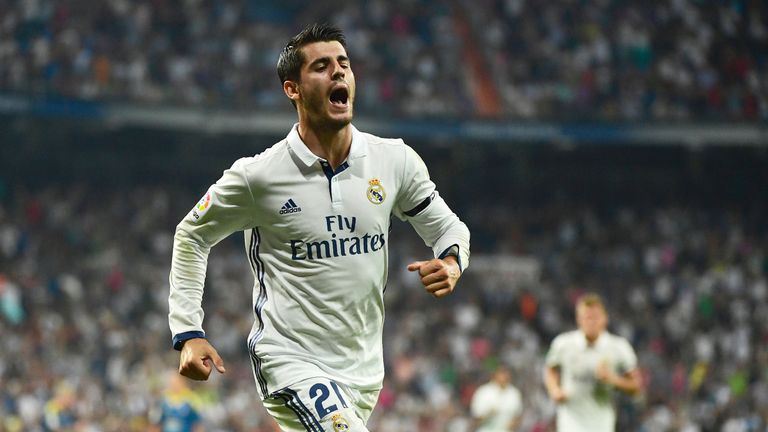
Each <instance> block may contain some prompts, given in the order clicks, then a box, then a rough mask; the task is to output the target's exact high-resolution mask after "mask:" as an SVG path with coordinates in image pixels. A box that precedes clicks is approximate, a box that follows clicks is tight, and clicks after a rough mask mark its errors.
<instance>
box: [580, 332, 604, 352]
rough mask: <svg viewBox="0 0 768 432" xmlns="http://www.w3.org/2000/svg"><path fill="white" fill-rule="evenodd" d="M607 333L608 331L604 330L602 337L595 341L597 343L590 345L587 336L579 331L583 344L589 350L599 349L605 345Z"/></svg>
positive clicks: (599, 336)
mask: <svg viewBox="0 0 768 432" xmlns="http://www.w3.org/2000/svg"><path fill="white" fill-rule="evenodd" d="M605 332H606V330H603V331H602V333H600V335H598V336H597V339H595V342H594V343H593V344H592V345H590V344H589V342H588V341H587V335H585V334H584V332H583V331H581V330H579V336H580V337H579V339H580V340H581V343H582V344H583V345H584V347H585V348H589V347H592V348H598V347H601V346H603V345H605Z"/></svg>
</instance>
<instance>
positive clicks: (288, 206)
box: [279, 198, 301, 215]
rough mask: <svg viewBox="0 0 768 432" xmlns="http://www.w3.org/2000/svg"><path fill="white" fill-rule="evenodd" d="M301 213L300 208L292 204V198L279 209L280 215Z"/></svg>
mask: <svg viewBox="0 0 768 432" xmlns="http://www.w3.org/2000/svg"><path fill="white" fill-rule="evenodd" d="M300 211H301V207H299V206H297V205H296V203H295V202H293V198H291V199H289V200H288V202H286V203H285V204H283V206H282V207H281V208H280V212H279V213H280V214H281V215H284V214H289V213H298V212H300Z"/></svg>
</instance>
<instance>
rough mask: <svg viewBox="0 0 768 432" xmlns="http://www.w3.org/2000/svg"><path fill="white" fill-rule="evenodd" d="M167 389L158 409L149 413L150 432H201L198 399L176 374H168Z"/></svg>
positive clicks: (201, 420) (201, 421)
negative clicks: (150, 418)
mask: <svg viewBox="0 0 768 432" xmlns="http://www.w3.org/2000/svg"><path fill="white" fill-rule="evenodd" d="M167 380H168V382H167V387H166V390H165V394H164V395H163V401H162V404H161V405H160V407H158V408H159V409H153V410H152V411H151V416H150V417H152V423H153V426H152V427H151V428H150V431H151V432H202V431H203V430H204V428H203V419H202V417H201V416H200V398H199V397H198V396H197V395H196V394H195V393H194V392H193V391H192V390H191V389H190V388H189V387H188V386H187V383H186V382H185V381H184V378H182V377H181V375H179V374H177V373H173V374H168V378H167Z"/></svg>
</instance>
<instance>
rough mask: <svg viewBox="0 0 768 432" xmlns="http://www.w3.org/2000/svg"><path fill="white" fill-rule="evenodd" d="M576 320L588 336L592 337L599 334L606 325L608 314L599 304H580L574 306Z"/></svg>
mask: <svg viewBox="0 0 768 432" xmlns="http://www.w3.org/2000/svg"><path fill="white" fill-rule="evenodd" d="M576 322H577V324H578V325H579V329H581V331H582V332H584V334H585V335H586V336H587V337H588V338H590V339H594V338H597V337H598V336H600V333H602V332H603V331H604V330H605V328H606V326H607V325H608V315H607V314H606V313H605V310H604V309H603V308H602V307H601V306H599V305H591V306H590V305H586V304H580V305H579V306H578V307H577V308H576Z"/></svg>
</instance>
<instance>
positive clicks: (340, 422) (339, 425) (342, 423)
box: [331, 414, 349, 432]
mask: <svg viewBox="0 0 768 432" xmlns="http://www.w3.org/2000/svg"><path fill="white" fill-rule="evenodd" d="M331 420H332V421H333V432H344V431H348V430H349V424H348V423H347V421H346V420H345V419H344V417H342V416H341V414H334V415H333V416H331Z"/></svg>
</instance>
